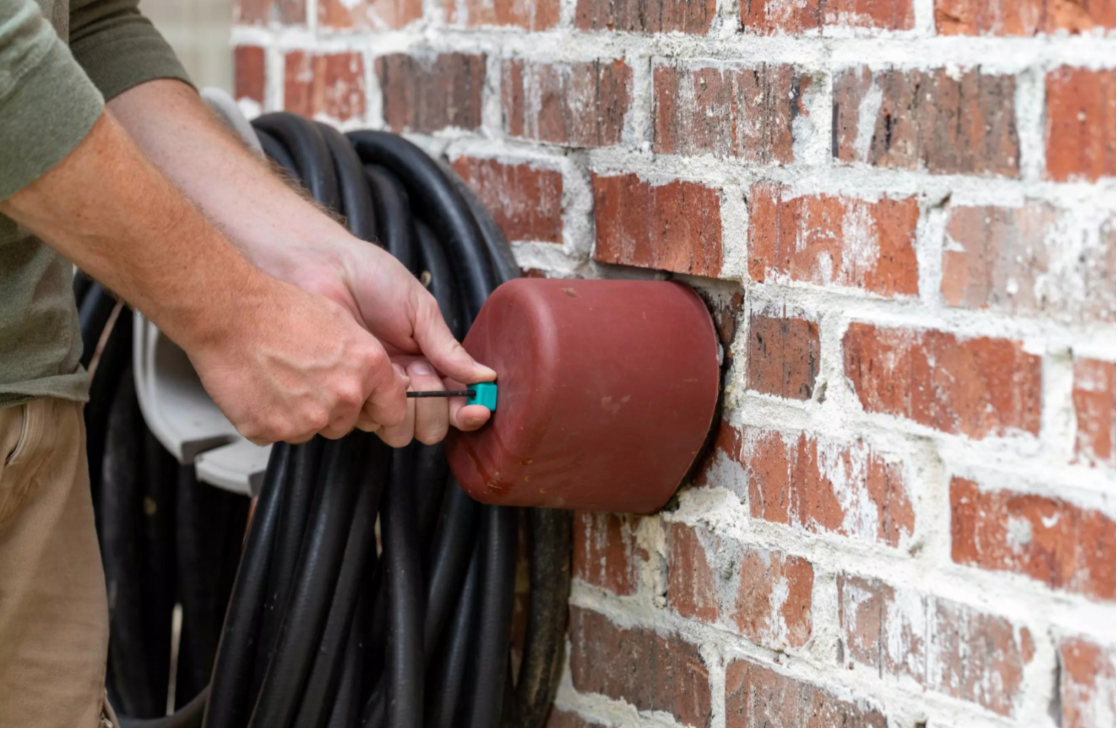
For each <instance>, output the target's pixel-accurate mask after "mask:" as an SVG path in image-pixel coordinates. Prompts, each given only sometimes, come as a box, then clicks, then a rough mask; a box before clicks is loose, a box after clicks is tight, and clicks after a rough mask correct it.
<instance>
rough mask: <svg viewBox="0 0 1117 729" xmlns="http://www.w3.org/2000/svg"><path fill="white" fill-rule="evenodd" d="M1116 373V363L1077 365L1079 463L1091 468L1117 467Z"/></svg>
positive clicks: (1091, 361)
mask: <svg viewBox="0 0 1117 729" xmlns="http://www.w3.org/2000/svg"><path fill="white" fill-rule="evenodd" d="M1115 374H1117V373H1115V369H1114V364H1113V363H1112V362H1103V361H1101V360H1097V359H1085V358H1079V359H1076V360H1075V361H1074V391H1073V393H1072V394H1073V398H1074V414H1075V419H1076V421H1077V427H1078V438H1077V443H1076V444H1075V455H1076V459H1077V460H1079V461H1082V462H1085V463H1089V464H1104V465H1108V466H1111V467H1112V466H1113V464H1114V443H1113V440H1114V438H1113V436H1114V432H1117V425H1115V424H1114V420H1115V418H1117V414H1115V409H1117V406H1115V404H1114V403H1115V402H1117V400H1115V397H1117V395H1115V391H1117V388H1115V387H1114V379H1115Z"/></svg>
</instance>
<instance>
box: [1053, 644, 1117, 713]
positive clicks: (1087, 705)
mask: <svg viewBox="0 0 1117 729" xmlns="http://www.w3.org/2000/svg"><path fill="white" fill-rule="evenodd" d="M1058 676H1059V706H1060V707H1061V709H1062V714H1063V716H1062V719H1063V720H1062V722H1061V723H1060V724H1059V725H1060V726H1113V723H1114V715H1115V714H1117V710H1115V708H1114V680H1115V677H1117V671H1115V670H1114V661H1113V646H1108V647H1102V646H1099V645H1097V644H1096V643H1092V642H1090V641H1088V640H1086V639H1083V638H1064V639H1063V640H1062V641H1060V642H1059V674H1058Z"/></svg>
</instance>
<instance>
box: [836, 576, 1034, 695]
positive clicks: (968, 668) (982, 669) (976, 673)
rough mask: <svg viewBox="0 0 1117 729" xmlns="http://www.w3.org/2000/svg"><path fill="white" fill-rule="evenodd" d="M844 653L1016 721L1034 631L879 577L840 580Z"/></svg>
mask: <svg viewBox="0 0 1117 729" xmlns="http://www.w3.org/2000/svg"><path fill="white" fill-rule="evenodd" d="M838 621H839V625H840V636H841V643H840V645H839V655H843V656H844V660H846V661H848V662H849V664H850V665H852V664H853V663H860V664H862V665H865V666H868V667H870V668H873V669H875V670H876V671H877V672H878V673H879V674H880V675H881V676H885V677H888V678H890V679H896V680H901V679H903V678H910V679H914V680H915V681H917V682H918V683H919V684H921V685H922V686H924V687H926V688H927V689H929V690H931V691H936V692H938V693H942V694H946V695H947V696H951V697H953V698H956V699H962V700H965V701H970V702H973V703H976V704H980V705H981V706H984V707H985V708H987V709H989V710H990V711H993V712H995V713H997V714H1001V715H1004V716H1011V715H1012V710H1013V706H1014V704H1015V703H1016V702H1017V701H1018V700H1019V698H1020V693H1021V688H1022V684H1023V678H1024V668H1025V666H1026V665H1027V664H1028V663H1030V662H1031V661H1032V658H1033V657H1034V653H1035V644H1034V642H1033V639H1032V636H1031V633H1029V632H1028V629H1027V628H1022V627H1018V626H1015V625H1013V624H1012V623H1010V622H1009V621H1008V620H1006V619H1004V618H1002V617H999V616H996V615H989V614H986V613H981V612H978V611H976V610H974V609H973V608H970V607H966V606H964V605H960V604H958V603H954V602H950V601H947V600H943V599H940V598H936V597H934V596H931V595H923V594H920V593H916V592H912V591H906V590H899V589H896V588H893V587H892V586H890V585H887V584H885V583H883V582H881V581H879V580H875V579H869V578H864V577H858V576H854V575H847V574H841V575H838Z"/></svg>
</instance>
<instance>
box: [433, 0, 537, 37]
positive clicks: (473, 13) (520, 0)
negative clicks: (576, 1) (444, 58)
mask: <svg viewBox="0 0 1117 729" xmlns="http://www.w3.org/2000/svg"><path fill="white" fill-rule="evenodd" d="M558 20H559V0H449V1H448V2H447V3H446V22H447V23H449V24H450V25H454V26H458V27H467V28H476V27H480V26H513V27H516V28H523V29H525V30H547V29H548V28H553V27H555V26H556V25H558Z"/></svg>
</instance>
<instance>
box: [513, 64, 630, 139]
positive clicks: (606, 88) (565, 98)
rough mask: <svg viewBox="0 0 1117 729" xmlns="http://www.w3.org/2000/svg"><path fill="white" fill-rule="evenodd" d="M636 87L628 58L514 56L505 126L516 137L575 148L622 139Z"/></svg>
mask: <svg viewBox="0 0 1117 729" xmlns="http://www.w3.org/2000/svg"><path fill="white" fill-rule="evenodd" d="M631 89H632V69H630V68H629V67H628V65H627V64H626V63H625V62H624V60H623V59H617V60H612V61H610V60H600V61H591V62H588V63H570V64H552V63H536V62H533V61H524V60H522V59H509V60H506V61H504V63H503V71H502V78H501V86H500V98H501V103H502V105H503V109H504V131H505V132H506V133H507V134H509V135H510V136H513V137H524V138H527V139H533V140H535V141H537V142H549V143H552V144H566V145H571V146H574V147H608V146H610V145H613V144H616V143H618V142H619V141H620V140H621V132H622V130H623V128H624V116H625V113H626V112H627V111H628V103H629V98H630V95H631Z"/></svg>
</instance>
